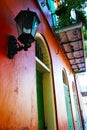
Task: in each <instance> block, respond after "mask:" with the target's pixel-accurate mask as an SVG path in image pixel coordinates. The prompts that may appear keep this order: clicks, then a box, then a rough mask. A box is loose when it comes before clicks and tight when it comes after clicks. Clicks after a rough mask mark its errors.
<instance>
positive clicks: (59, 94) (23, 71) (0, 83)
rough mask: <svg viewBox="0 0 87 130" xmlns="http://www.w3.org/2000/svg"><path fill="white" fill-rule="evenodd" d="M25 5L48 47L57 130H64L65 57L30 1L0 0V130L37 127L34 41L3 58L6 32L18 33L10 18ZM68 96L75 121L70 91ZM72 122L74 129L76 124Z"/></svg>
mask: <svg viewBox="0 0 87 130" xmlns="http://www.w3.org/2000/svg"><path fill="white" fill-rule="evenodd" d="M27 8H29V9H30V10H32V11H35V12H36V13H37V14H38V16H39V18H40V21H41V23H40V25H39V28H38V32H39V33H41V34H43V35H44V37H45V39H46V41H47V44H48V47H49V50H50V55H51V60H52V69H53V80H54V91H55V99H56V101H55V102H56V107H57V108H56V109H57V123H58V129H59V130H68V125H67V116H66V109H65V99H64V89H63V82H62V70H63V68H65V69H66V72H67V76H68V78H69V86H70V91H71V93H72V87H71V84H72V81H74V78H73V74H72V71H71V68H70V65H69V63H68V61H67V58H66V57H65V55H64V54H63V53H62V50H61V49H59V48H58V43H57V41H56V39H55V37H54V36H53V33H52V32H51V30H50V27H49V26H48V25H47V21H46V20H45V18H44V15H43V14H42V12H41V10H40V9H39V6H37V4H35V1H34V0H1V1H0V130H7V129H8V130H16V129H17V130H20V129H21V128H27V129H29V130H37V129H38V121H37V100H36V64H35V43H33V44H32V46H31V48H29V49H28V51H26V52H24V51H21V52H19V53H18V54H17V55H15V57H14V58H13V59H12V60H10V59H8V57H7V37H8V35H9V34H13V35H15V36H16V37H17V36H18V34H17V29H16V24H15V21H14V18H15V16H16V15H17V14H18V12H19V11H20V10H23V9H27ZM64 57H65V58H64ZM71 98H72V109H73V117H74V121H75V110H74V105H73V104H74V103H73V97H72V94H71ZM74 123H75V122H74ZM74 125H75V128H76V129H77V124H74Z"/></svg>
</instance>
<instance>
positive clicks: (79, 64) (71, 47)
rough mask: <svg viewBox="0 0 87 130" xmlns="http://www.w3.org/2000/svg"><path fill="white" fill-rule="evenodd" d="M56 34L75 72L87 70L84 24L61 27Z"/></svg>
mask: <svg viewBox="0 0 87 130" xmlns="http://www.w3.org/2000/svg"><path fill="white" fill-rule="evenodd" d="M56 36H57V38H58V40H59V42H60V45H61V46H62V48H63V49H64V52H65V54H66V56H67V58H68V60H69V62H70V65H71V67H72V69H73V71H74V72H75V73H81V72H85V71H86V66H85V55H84V45H83V34H82V24H76V25H73V26H69V27H66V28H63V29H61V30H60V31H59V32H58V33H56Z"/></svg>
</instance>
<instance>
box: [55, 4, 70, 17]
mask: <svg viewBox="0 0 87 130" xmlns="http://www.w3.org/2000/svg"><path fill="white" fill-rule="evenodd" d="M67 7H68V5H67V3H65V2H63V3H62V4H60V5H59V6H58V7H57V9H56V11H55V14H56V15H61V14H62V13H64V12H66V10H67Z"/></svg>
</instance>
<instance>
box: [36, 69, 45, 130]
mask: <svg viewBox="0 0 87 130" xmlns="http://www.w3.org/2000/svg"><path fill="white" fill-rule="evenodd" d="M36 78H37V79H36V81H37V107H38V130H44V103H43V86H42V74H41V73H40V72H38V71H37V72H36Z"/></svg>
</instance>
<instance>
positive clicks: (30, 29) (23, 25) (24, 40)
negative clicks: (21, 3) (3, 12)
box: [8, 9, 40, 59]
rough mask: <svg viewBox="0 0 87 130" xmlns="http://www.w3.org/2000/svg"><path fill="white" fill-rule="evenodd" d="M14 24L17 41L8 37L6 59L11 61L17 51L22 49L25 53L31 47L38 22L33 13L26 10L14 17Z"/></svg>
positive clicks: (11, 36) (12, 37)
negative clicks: (16, 31)
mask: <svg viewBox="0 0 87 130" xmlns="http://www.w3.org/2000/svg"><path fill="white" fill-rule="evenodd" d="M15 22H16V25H17V30H18V40H19V41H20V43H18V42H17V40H16V38H15V37H14V36H13V35H10V36H9V37H8V57H9V58H10V59H12V58H13V57H14V55H15V54H17V52H18V51H21V50H22V49H24V50H25V51H27V50H28V48H29V47H30V46H31V43H32V42H33V41H34V36H35V34H36V30H37V28H38V25H39V23H40V20H39V18H38V16H37V14H36V13H35V12H32V11H30V10H29V9H28V10H21V11H20V12H19V13H18V15H17V16H16V17H15Z"/></svg>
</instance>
